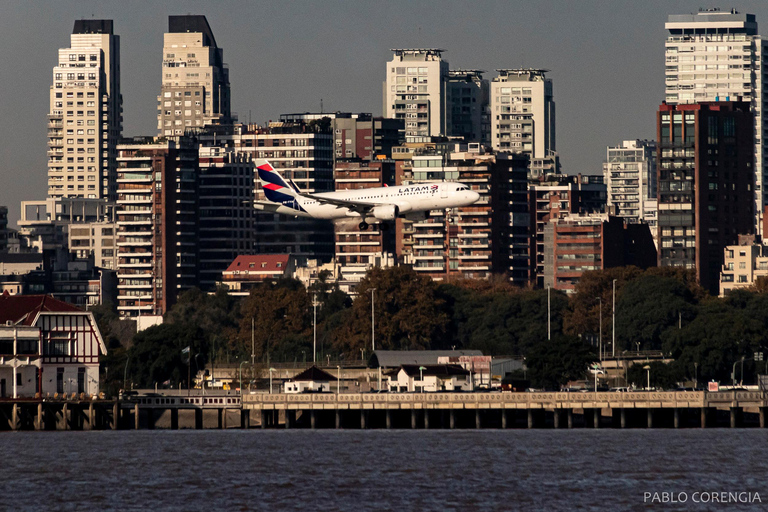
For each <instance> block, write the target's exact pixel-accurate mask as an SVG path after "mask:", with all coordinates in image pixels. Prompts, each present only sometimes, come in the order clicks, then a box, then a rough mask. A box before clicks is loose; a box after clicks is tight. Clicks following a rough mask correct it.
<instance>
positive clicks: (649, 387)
mask: <svg viewBox="0 0 768 512" xmlns="http://www.w3.org/2000/svg"><path fill="white" fill-rule="evenodd" d="M643 370H645V371H646V372H647V373H648V385H647V386H646V387H645V389H646V390H647V391H650V390H651V367H650V366H648V365H645V366H643Z"/></svg>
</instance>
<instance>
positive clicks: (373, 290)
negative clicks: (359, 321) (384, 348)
mask: <svg viewBox="0 0 768 512" xmlns="http://www.w3.org/2000/svg"><path fill="white" fill-rule="evenodd" d="M375 293H376V288H371V352H372V353H373V352H376V319H375V318H374V316H373V312H374V304H375V303H376V295H375Z"/></svg>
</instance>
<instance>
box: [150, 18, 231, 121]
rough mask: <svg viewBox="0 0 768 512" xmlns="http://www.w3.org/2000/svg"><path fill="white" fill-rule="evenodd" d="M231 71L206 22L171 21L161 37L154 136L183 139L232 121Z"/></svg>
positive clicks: (181, 19) (193, 19) (204, 19)
mask: <svg viewBox="0 0 768 512" xmlns="http://www.w3.org/2000/svg"><path fill="white" fill-rule="evenodd" d="M231 117H232V116H231V109H230V96H229V69H228V68H227V67H226V65H225V64H224V52H223V50H222V49H221V48H219V47H218V46H217V45H216V38H214V37H213V32H212V31H211V27H210V26H209V25H208V20H207V19H206V18H205V16H199V15H186V16H169V17H168V32H166V33H165V34H164V35H163V76H162V87H161V89H160V96H158V97H157V131H158V133H159V134H160V135H176V136H178V135H183V134H184V133H185V132H186V131H188V130H199V129H200V128H202V127H203V126H205V125H208V124H226V123H229V122H230V121H231Z"/></svg>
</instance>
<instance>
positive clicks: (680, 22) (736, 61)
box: [664, 9, 768, 233]
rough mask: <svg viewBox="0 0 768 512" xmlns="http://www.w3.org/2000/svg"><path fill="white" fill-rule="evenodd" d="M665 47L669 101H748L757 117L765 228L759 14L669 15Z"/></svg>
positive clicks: (767, 199)
mask: <svg viewBox="0 0 768 512" xmlns="http://www.w3.org/2000/svg"><path fill="white" fill-rule="evenodd" d="M665 28H666V29H667V31H668V32H669V34H668V35H667V40H666V42H665V44H664V46H665V61H666V67H665V75H666V103H667V104H669V105H675V104H683V103H694V102H702V101H735V100H739V101H741V100H743V101H745V102H748V103H749V105H750V107H751V110H752V114H753V115H754V130H753V131H754V144H755V147H754V150H753V153H754V164H753V165H754V167H753V169H752V170H751V171H750V172H751V174H752V175H753V180H754V190H753V192H752V194H753V195H754V202H755V207H754V208H753V211H754V214H755V221H754V223H755V228H756V229H757V231H756V232H757V233H761V232H762V231H763V225H762V222H764V220H762V221H761V219H765V207H766V205H768V194H766V191H765V187H766V184H767V183H768V176H766V174H765V173H766V171H768V151H767V150H766V144H768V139H767V138H766V135H765V134H766V133H768V119H766V118H765V115H764V113H763V110H764V109H765V105H764V99H763V97H762V91H763V90H764V88H765V86H764V82H765V80H766V78H765V77H766V75H764V70H765V68H766V64H767V61H766V55H768V41H766V40H765V39H763V38H762V37H760V35H759V34H758V30H757V21H756V19H755V15H754V14H743V13H740V12H737V11H736V10H729V11H720V10H719V9H705V10H701V11H699V12H698V13H696V14H674V15H670V16H669V18H668V19H667V23H666V24H665Z"/></svg>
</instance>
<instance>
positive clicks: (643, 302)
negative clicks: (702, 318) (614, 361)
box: [603, 273, 697, 350]
mask: <svg viewBox="0 0 768 512" xmlns="http://www.w3.org/2000/svg"><path fill="white" fill-rule="evenodd" d="M696 306H697V298H696V297H695V295H694V293H693V292H692V291H691V289H690V288H689V287H687V286H686V285H685V283H684V282H682V281H681V280H679V279H676V278H674V277H666V276H659V275H653V274H649V273H646V274H643V275H641V276H638V277H637V278H636V279H634V280H632V281H629V282H628V283H626V284H625V285H624V287H623V288H622V291H621V295H620V296H619V300H618V301H617V304H616V342H617V345H618V346H617V347H616V349H617V350H620V349H624V350H634V349H635V348H636V345H635V344H636V343H637V342H639V343H640V347H641V348H643V349H645V350H661V349H662V341H661V339H662V334H663V333H664V331H666V330H667V329H670V328H674V329H677V328H678V327H679V323H682V322H683V321H684V322H685V323H686V324H688V323H689V322H691V321H693V319H694V318H695V317H696V314H697V307H696ZM603 332H606V331H605V329H604V331H603Z"/></svg>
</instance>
